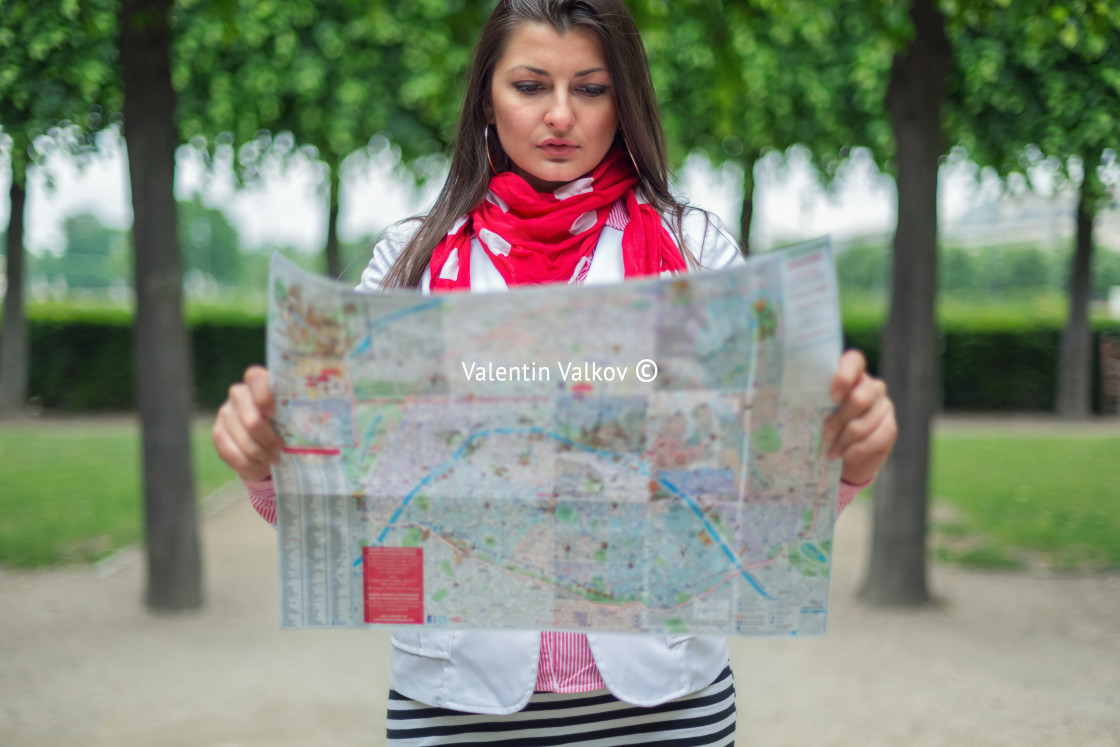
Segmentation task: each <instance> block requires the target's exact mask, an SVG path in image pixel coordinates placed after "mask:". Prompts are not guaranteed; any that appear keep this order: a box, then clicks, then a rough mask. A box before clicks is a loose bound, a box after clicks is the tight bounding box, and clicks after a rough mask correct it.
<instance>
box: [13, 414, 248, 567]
mask: <svg viewBox="0 0 1120 747" xmlns="http://www.w3.org/2000/svg"><path fill="white" fill-rule="evenodd" d="M192 442H193V459H194V468H195V469H194V472H195V488H196V491H197V494H198V495H199V496H205V495H207V494H208V493H209V492H210V491H212V490H214V489H215V488H217V487H218V486H220V485H222V484H223V483H225V482H228V481H229V480H231V479H234V478H235V477H236V476H235V475H234V473H233V472H231V471H230V470H229V468H228V467H226V466H225V465H224V464H223V463H222V462H221V460H219V459H218V456H217V454H215V453H214V448H213V446H211V444H210V426H209V424H208V423H204V422H201V421H200V422H198V423H197V424H195V426H194V428H193V431H192ZM139 465H140V440H139V428H138V426H137V425H136V424H135V423H133V422H130V421H128V420H126V419H125V418H119V419H118V418H81V419H74V420H49V421H42V422H37V421H32V422H24V423H19V424H10V425H9V424H3V425H0V564H2V565H5V566H8V567H33V566H49V565H56V564H61V563H74V562H89V561H94V560H98V559H100V558H103V557H105V556H107V555H109V554H110V553H112V552H113V551H114V550H117V549H119V548H121V547H124V546H126V545H129V544H131V543H133V542H136V541H137V540H138V539H139V538H140V535H141V516H142V515H143V514H142V505H141V504H142V498H141V478H140V466H139Z"/></svg>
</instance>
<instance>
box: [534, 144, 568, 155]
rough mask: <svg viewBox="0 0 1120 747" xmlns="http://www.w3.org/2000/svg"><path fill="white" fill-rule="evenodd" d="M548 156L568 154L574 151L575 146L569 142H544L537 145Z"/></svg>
mask: <svg viewBox="0 0 1120 747" xmlns="http://www.w3.org/2000/svg"><path fill="white" fill-rule="evenodd" d="M537 147H538V148H540V149H541V150H543V151H544V152H545V155H549V156H570V155H572V154H573V153H575V152H576V148H577V146H575V145H573V144H571V143H559V142H544V143H541V144H540V145H539V146H537Z"/></svg>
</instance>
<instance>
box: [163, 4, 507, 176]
mask: <svg viewBox="0 0 1120 747" xmlns="http://www.w3.org/2000/svg"><path fill="white" fill-rule="evenodd" d="M227 9H228V12H226V13H225V14H223V15H216V14H214V13H212V12H207V8H206V3H205V0H182V1H181V2H180V3H179V5H178V8H177V12H176V21H175V32H176V33H175V50H174V52H175V53H174V58H175V70H174V82H175V87H176V90H177V91H178V92H179V112H180V116H179V121H180V129H181V132H182V137H183V139H184V141H191V142H193V143H195V144H197V145H198V146H200V147H203V148H212V147H213V145H214V144H215V143H216V142H217V136H218V135H219V134H220V133H228V134H229V135H230V136H231V138H232V140H231V141H230V142H231V144H232V146H233V147H234V148H235V149H237V150H238V151H239V159H240V164H241V167H242V170H243V173H246V174H247V175H250V176H251V175H254V174H255V171H254V170H255V169H256V168H257V167H258V166H259V163H260V161H261V157H262V156H263V155H264V154H265V153H266V152H272V153H278V154H279V155H286V154H290V153H293V152H296V149H297V148H300V147H309V148H311V149H313V153H314V154H315V156H316V157H318V158H319V159H321V160H322V161H323V162H324V163H326V164H327V165H328V166H329V167H330V168H331V169H332V170H333V169H337V168H338V167H339V166H340V165H341V164H342V162H343V159H345V158H346V157H347V156H349V155H351V154H355V153H358V154H361V153H365V152H366V147H367V144H368V143H369V141H370V138H371V136H373V135H375V134H377V133H385V134H387V135H389V137H390V138H391V139H392V141H393V142H394V143H395V144H396V145H397V146H398V147H400V148H401V149H402V152H403V155H404V158H405V160H406V161H412V160H414V159H417V158H419V157H420V156H426V155H430V154H431V153H434V152H439V151H440V150H442V146H443V144H444V143H445V142H446V136H445V131H446V130H447V128H449V127H450V126H451V124H452V123H453V122H454V121H455V118H456V114H457V111H458V102H459V99H460V96H459V92H458V85H459V81H460V79H461V77H462V73H463V71H464V70H465V69H466V66H467V61H468V56H469V52H470V47H471V45H472V44H473V42H474V36H475V34H476V33H477V30H478V28H480V27H481V25H482V22H483V20H484V19H485V16H486V15H487V14H488V12H489V8H488V7H486V4H484V3H466V2H452V3H444V2H412V3H387V2H372V3H358V2H353V0H271V1H270V2H260V1H259V0H230V2H229V3H228V5H227ZM269 133H271V135H270V134H269ZM280 133H291V135H292V136H293V138H294V139H290V138H286V137H282V138H278V139H274V138H273V136H275V135H279V134H280ZM208 144H209V145H208Z"/></svg>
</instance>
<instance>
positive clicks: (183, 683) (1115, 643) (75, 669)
mask: <svg viewBox="0 0 1120 747" xmlns="http://www.w3.org/2000/svg"><path fill="white" fill-rule="evenodd" d="M228 491H229V493H230V498H231V499H232V502H231V503H230V505H229V507H228V508H226V509H225V510H222V511H220V512H218V513H217V514H216V515H212V516H210V517H209V518H207V519H206V521H205V525H204V535H203V536H204V543H205V547H204V552H205V564H206V565H205V572H206V579H207V590H208V601H207V604H206V606H205V608H204V609H203V610H201V611H199V612H197V613H192V614H185V615H176V616H168V615H152V614H150V613H148V612H146V611H145V609H144V607H143V604H142V602H141V589H142V586H143V573H144V570H143V564H142V563H141V562H139V560H138V559H137V558H136V556H135V553H134V554H133V556H132V557H131V559H130V558H129V557H128V556H125V558H124V559H123V561H122V562H118V563H117V564H116V566H115V568H114V569H112V570H111V572H107V573H105V572H103V573H101V574H100V575H99V574H98V573H96V572H94V571H90V570H59V571H44V572H35V573H15V572H11V571H0V600H3V603H2V604H0V745H5V746H6V747H18V746H22V745H34V746H36V747H50V746H51V745H72V744H83V745H88V746H94V745H107V746H108V745H112V746H113V747H131V746H133V745H135V746H141V745H142V746H144V747H148V746H149V745H168V746H174V745H192V746H193V745H215V746H221V747H235V746H248V745H270V746H280V747H284V746H286V745H292V746H293V747H294V746H297V745H299V746H304V745H332V746H334V745H377V744H380V743H381V741H382V738H381V735H382V734H383V730H384V723H383V715H384V703H385V695H386V690H387V686H388V685H387V681H388V650H389V644H388V636H387V635H386V634H383V633H372V632H367V631H352V630H347V631H300V632H283V631H280V630H279V629H278V627H277V606H278V604H277V581H276V575H275V574H276V543H275V534H274V532H273V530H272V529H271V528H270V527H268V526H267V525H266V524H265V523H264V522H262V521H260V520H259V519H257V517H256V516H255V514H253V512H252V510H251V509H250V508H249V506H248V502H247V501H245V500H236V499H233V498H234V496H235V494H236V493H237V486H231V487H230V488H229V489H228ZM869 522H870V511H869V510H868V507H867V506H865V505H861V504H856V505H855V506H853V507H852V508H851V509H849V511H848V512H847V513H846V514H845V515H844V516H843V517H842V518H841V520H840V521H839V523H838V525H837V539H836V561H835V574H834V582H833V589H832V609H831V611H830V615H829V622H830V631H829V633H828V635H827V636H824V637H823V638H819V639H812V640H761V639H748V640H735V641H733V642H732V645H731V652H732V663H733V667H734V670H735V673H736V680H737V684H738V690H739V709H740V727H739V739H738V742H737V743H738V744H740V745H766V746H767V747H781V746H784V745H790V746H791V747H792V746H793V745H808V744H812V745H815V746H816V747H827V746H828V745H837V746H839V745H860V746H861V747H868V746H875V745H884V746H893V745H913V746H915V747H922V746H926V745H929V746H933V745H966V746H968V745H983V746H985V747H987V746H998V745H1016V746H1017V747H1031V746H1033V745H1039V746H1040V747H1041V746H1043V745H1045V747H1058V746H1061V747H1064V746H1066V745H1076V746H1078V747H1089V746H1095V745H1101V746H1106V747H1116V746H1120V635H1118V631H1120V576H1118V575H1109V576H1092V577H1061V578H1056V577H1044V576H1030V575H1022V574H992V573H976V572H969V571H962V570H959V569H955V568H949V567H945V566H940V565H934V566H933V567H932V568H931V572H930V581H931V587H932V590H933V592H934V594H935V595H936V597H937V599H938V602H937V604H935V605H933V606H931V607H929V608H926V609H921V610H885V609H869V608H867V607H864V606H862V605H861V604H859V603H858V602H856V601H855V590H856V588H857V587H858V584H859V581H860V576H861V574H862V572H863V569H864V567H865V562H866V557H865V550H866V548H867V544H868V536H867V535H868V531H869Z"/></svg>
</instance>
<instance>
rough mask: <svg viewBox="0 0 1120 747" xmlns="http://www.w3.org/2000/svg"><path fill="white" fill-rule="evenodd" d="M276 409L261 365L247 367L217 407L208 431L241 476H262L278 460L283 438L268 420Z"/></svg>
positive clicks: (224, 458) (248, 478) (254, 479)
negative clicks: (224, 399) (211, 426)
mask: <svg viewBox="0 0 1120 747" xmlns="http://www.w3.org/2000/svg"><path fill="white" fill-rule="evenodd" d="M275 412H276V400H275V399H273V397H272V387H271V386H269V383H268V370H267V369H265V368H264V367H263V366H250V367H249V368H248V369H246V371H245V378H244V381H240V382H238V383H236V384H234V385H233V386H231V387H230V388H229V397H227V398H226V401H225V402H224V403H223V404H222V406H221V407H220V408H219V409H218V418H217V420H216V421H215V422H214V429H213V430H212V431H211V433H210V436H211V438H212V439H213V441H214V448H215V449H217V450H218V456H220V457H221V458H222V461H223V462H225V463H226V464H228V465H229V466H230V467H231V468H232V469H233V471H234V472H236V473H237V474H239V475H241V479H243V480H246V481H248V482H257V481H259V480H264V479H265V478H267V477H268V476H269V475H270V474H271V473H272V465H274V464H276V463H277V462H279V461H280V454H281V452H282V451H283V449H284V442H283V441H281V440H280V436H279V435H278V434H277V433H276V429H275V428H273V427H272V423H271V422H270V419H271V418H272V416H273V415H274V414H275Z"/></svg>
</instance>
